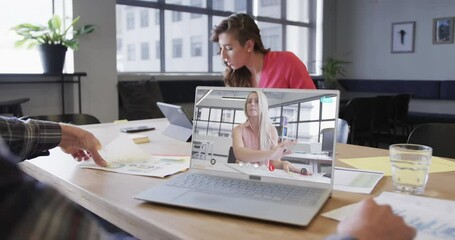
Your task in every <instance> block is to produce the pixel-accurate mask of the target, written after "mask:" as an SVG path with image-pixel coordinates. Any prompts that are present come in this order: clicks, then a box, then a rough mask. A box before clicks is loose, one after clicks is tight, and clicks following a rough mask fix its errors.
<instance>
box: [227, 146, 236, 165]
mask: <svg viewBox="0 0 455 240" xmlns="http://www.w3.org/2000/svg"><path fill="white" fill-rule="evenodd" d="M227 162H228V163H236V162H237V159H236V157H235V154H234V149H233V148H232V146H231V147H229V154H228V160H227Z"/></svg>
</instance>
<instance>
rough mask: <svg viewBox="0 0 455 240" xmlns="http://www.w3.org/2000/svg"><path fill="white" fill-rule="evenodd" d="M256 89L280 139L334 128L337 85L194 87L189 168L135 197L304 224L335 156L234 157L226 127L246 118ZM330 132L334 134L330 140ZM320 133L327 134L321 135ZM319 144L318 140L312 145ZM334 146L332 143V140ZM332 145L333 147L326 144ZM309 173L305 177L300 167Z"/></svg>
mask: <svg viewBox="0 0 455 240" xmlns="http://www.w3.org/2000/svg"><path fill="white" fill-rule="evenodd" d="M253 90H257V91H261V92H263V93H264V94H265V96H266V97H267V100H268V103H269V117H270V118H271V121H272V122H273V124H274V125H275V127H276V128H277V132H278V133H280V135H279V138H280V140H281V141H287V140H293V141H296V142H298V143H302V144H303V143H305V144H308V143H315V144H316V143H321V142H322V136H321V130H322V129H326V128H335V129H336V127H337V126H336V122H337V121H336V119H337V117H338V108H339V107H338V104H339V92H338V91H337V90H302V89H253V88H225V87H198V88H197V89H196V98H195V100H196V101H195V110H194V117H193V139H192V151H191V165H190V170H189V171H187V172H185V173H182V174H179V175H176V176H173V177H172V178H170V179H169V180H167V181H166V182H163V183H162V184H160V185H157V186H154V187H152V188H150V189H148V190H145V191H143V192H141V193H139V194H138V195H137V196H135V198H137V199H141V200H145V201H149V202H154V203H160V204H167V205H173V206H179V207H188V208H192V209H199V210H206V211H212V212H219V213H225V214H232V215H237V216H242V217H248V218H254V219H261V220H267V221H273V222H280V223H287V224H293V225H299V226H306V225H308V224H309V223H310V222H311V220H312V219H313V218H314V216H315V215H316V214H317V213H318V212H319V210H320V209H321V207H322V206H323V205H324V203H325V202H326V201H327V199H328V198H329V197H330V195H331V192H332V187H333V179H332V178H331V177H330V176H333V174H332V173H333V170H334V157H333V156H332V155H329V154H327V155H321V153H320V152H321V151H317V154H314V156H313V157H311V154H312V153H305V156H304V157H300V155H299V154H301V153H291V154H290V155H287V158H286V159H288V160H289V161H290V162H291V163H292V164H293V165H294V166H295V167H297V168H298V169H302V171H301V173H296V172H289V173H288V172H285V171H283V170H282V169H274V168H270V167H269V166H266V165H265V164H257V163H253V162H252V163H246V162H242V161H239V160H237V159H236V157H235V156H232V155H233V154H234V151H233V150H232V129H233V128H234V127H235V126H236V125H238V124H240V123H243V122H245V121H246V117H245V114H244V112H243V108H244V104H245V101H246V98H247V96H248V94H249V93H250V92H251V91H253ZM335 139H336V137H335V136H333V139H332V141H333V142H334V141H335ZM325 140H327V139H325ZM319 145H321V144H319ZM332 146H333V148H334V147H335V146H336V145H335V144H333V145H332ZM332 152H336V151H335V149H333V151H332ZM305 171H306V172H311V173H313V175H311V176H308V175H304V174H302V173H304V172H305Z"/></svg>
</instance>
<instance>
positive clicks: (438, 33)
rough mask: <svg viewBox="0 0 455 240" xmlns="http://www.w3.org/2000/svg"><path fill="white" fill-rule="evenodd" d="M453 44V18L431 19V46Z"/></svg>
mask: <svg viewBox="0 0 455 240" xmlns="http://www.w3.org/2000/svg"><path fill="white" fill-rule="evenodd" d="M445 43H453V18H452V17H445V18H434V19H433V44H445Z"/></svg>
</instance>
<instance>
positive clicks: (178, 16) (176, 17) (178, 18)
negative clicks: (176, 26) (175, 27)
mask: <svg viewBox="0 0 455 240" xmlns="http://www.w3.org/2000/svg"><path fill="white" fill-rule="evenodd" d="M172 21H173V22H179V21H182V13H181V12H177V11H172Z"/></svg>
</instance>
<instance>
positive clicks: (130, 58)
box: [127, 44, 136, 61]
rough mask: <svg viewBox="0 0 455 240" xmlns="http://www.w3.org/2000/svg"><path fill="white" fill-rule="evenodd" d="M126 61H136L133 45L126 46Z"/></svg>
mask: <svg viewBox="0 0 455 240" xmlns="http://www.w3.org/2000/svg"><path fill="white" fill-rule="evenodd" d="M127 49H128V52H127V60H128V61H134V60H136V47H135V46H134V44H128V47H127Z"/></svg>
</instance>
